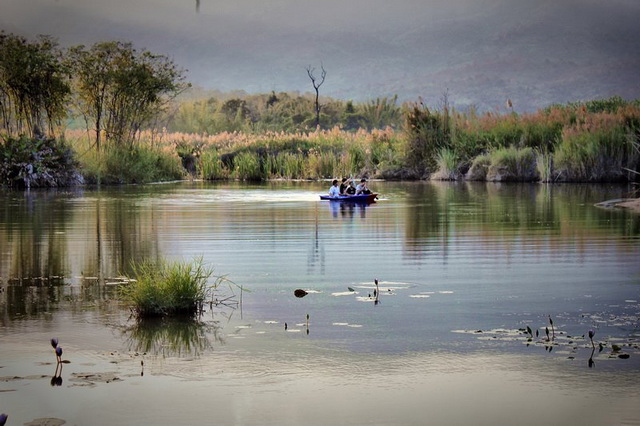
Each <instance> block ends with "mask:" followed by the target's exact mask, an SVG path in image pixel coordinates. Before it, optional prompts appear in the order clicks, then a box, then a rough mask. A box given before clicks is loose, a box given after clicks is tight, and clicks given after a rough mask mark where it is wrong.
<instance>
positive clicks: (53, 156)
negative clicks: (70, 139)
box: [0, 135, 83, 188]
mask: <svg viewBox="0 0 640 426" xmlns="http://www.w3.org/2000/svg"><path fill="white" fill-rule="evenodd" d="M81 183H83V179H82V176H81V175H80V174H79V173H78V162H77V161H76V159H75V156H74V154H73V151H72V150H71V149H70V148H69V147H68V146H67V145H66V144H65V143H64V142H62V141H58V140H56V139H54V138H46V137H43V136H42V135H37V136H36V137H33V138H29V137H27V136H21V137H19V138H12V137H9V138H7V139H6V140H4V141H3V142H2V143H0V184H4V185H7V186H11V187H17V188H31V187H56V186H72V185H76V184H81Z"/></svg>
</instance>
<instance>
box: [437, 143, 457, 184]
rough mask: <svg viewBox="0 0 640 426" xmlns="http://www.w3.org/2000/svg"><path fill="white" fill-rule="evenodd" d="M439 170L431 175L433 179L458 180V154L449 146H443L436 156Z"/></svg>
mask: <svg viewBox="0 0 640 426" xmlns="http://www.w3.org/2000/svg"><path fill="white" fill-rule="evenodd" d="M436 164H437V165H438V170H437V171H436V172H435V173H434V174H433V175H431V179H433V180H458V179H459V178H460V176H461V175H460V171H459V167H458V156H457V155H456V153H455V152H454V151H453V150H452V149H449V148H442V149H440V151H439V152H438V155H437V156H436Z"/></svg>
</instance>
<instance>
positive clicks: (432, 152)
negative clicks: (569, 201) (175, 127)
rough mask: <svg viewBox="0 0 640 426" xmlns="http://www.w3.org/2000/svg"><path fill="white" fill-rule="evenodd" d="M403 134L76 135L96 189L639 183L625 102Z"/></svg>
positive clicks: (639, 158) (637, 121)
mask: <svg viewBox="0 0 640 426" xmlns="http://www.w3.org/2000/svg"><path fill="white" fill-rule="evenodd" d="M405 117H406V126H405V128H404V129H403V130H394V129H391V128H386V129H384V130H371V131H367V130H362V129H361V130H358V131H346V130H342V129H341V128H339V127H334V128H332V129H329V130H315V131H310V132H272V131H265V132H264V133H259V134H258V133H243V132H221V133H218V134H215V135H210V134H206V133H204V134H194V133H176V132H174V133H171V132H167V131H166V130H163V131H161V132H151V131H142V132H140V133H139V134H138V136H137V143H136V145H135V146H134V147H133V148H130V149H128V150H124V151H123V150H122V149H121V148H119V149H116V148H113V147H111V148H110V147H107V149H105V150H103V151H101V152H100V153H98V152H96V151H95V149H93V148H92V145H91V144H90V142H89V139H88V137H87V133H86V132H82V131H68V132H67V134H66V138H67V140H68V141H72V143H71V144H72V146H74V148H75V150H76V152H77V153H78V155H79V160H80V163H81V164H82V170H83V173H84V174H85V177H86V178H87V181H89V182H95V181H101V182H106V183H118V182H145V181H151V180H167V179H177V178H180V177H184V176H185V172H184V170H181V168H180V158H179V157H178V155H177V154H176V152H177V151H180V157H181V158H182V160H183V165H184V163H185V161H184V160H185V156H187V157H191V158H190V159H191V160H192V161H193V164H195V167H194V170H193V171H191V173H192V175H193V176H195V177H198V178H202V179H211V180H216V179H238V180H250V181H260V180H267V179H328V178H334V177H337V176H350V175H355V176H367V177H386V178H389V177H391V178H394V177H402V178H414V179H416V178H423V177H428V176H430V177H431V178H434V179H454V180H458V179H463V178H464V179H470V180H487V179H488V180H514V181H545V182H552V181H564V182H601V181H621V180H632V179H637V174H636V173H634V172H637V171H638V169H639V166H640V148H639V146H640V143H639V141H640V102H639V101H624V100H622V99H620V98H611V99H609V100H602V101H591V102H585V103H577V104H569V105H555V106H552V107H549V108H547V109H545V110H540V111H537V112H534V113H527V114H517V113H515V112H512V111H511V112H508V113H505V114H500V113H495V112H490V113H484V114H479V113H477V112H475V111H473V110H470V111H467V112H459V111H456V110H455V109H453V108H451V109H448V110H440V111H438V110H429V109H428V108H426V107H425V106H415V107H414V108H413V109H409V108H406V109H405Z"/></svg>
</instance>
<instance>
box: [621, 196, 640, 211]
mask: <svg viewBox="0 0 640 426" xmlns="http://www.w3.org/2000/svg"><path fill="white" fill-rule="evenodd" d="M616 207H623V208H626V209H631V210H633V211H635V212H638V213H640V198H636V199H632V200H624V201H622V202H620V203H618V204H616Z"/></svg>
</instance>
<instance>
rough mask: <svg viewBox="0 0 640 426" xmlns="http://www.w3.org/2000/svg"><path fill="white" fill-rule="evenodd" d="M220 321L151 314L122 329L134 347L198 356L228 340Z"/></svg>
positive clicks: (163, 354)
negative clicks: (154, 316)
mask: <svg viewBox="0 0 640 426" xmlns="http://www.w3.org/2000/svg"><path fill="white" fill-rule="evenodd" d="M221 330H222V326H221V325H220V324H219V323H218V322H217V321H201V320H197V319H190V318H149V319H141V320H137V321H135V322H134V323H133V324H132V325H130V326H128V327H125V328H124V329H123V331H122V333H123V335H124V336H125V337H126V343H127V346H128V349H129V350H130V351H135V352H138V353H143V354H152V355H161V356H163V357H166V356H187V355H189V356H198V355H200V354H201V353H202V352H203V351H205V350H209V349H212V348H213V343H214V342H217V343H220V344H224V343H225V342H224V338H223V336H222V334H221Z"/></svg>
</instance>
